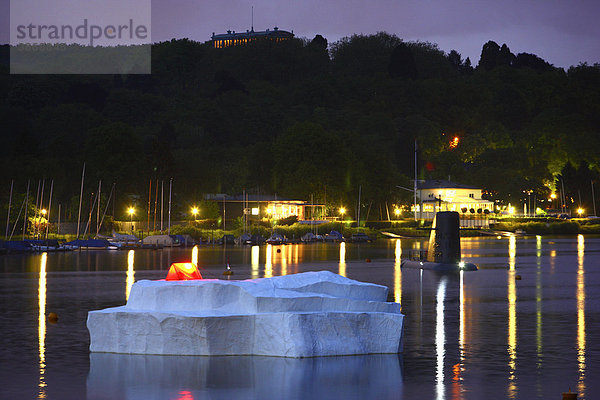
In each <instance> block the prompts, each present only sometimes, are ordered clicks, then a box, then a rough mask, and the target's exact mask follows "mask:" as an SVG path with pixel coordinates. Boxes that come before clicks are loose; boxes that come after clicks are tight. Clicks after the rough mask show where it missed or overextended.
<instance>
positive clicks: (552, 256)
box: [550, 250, 556, 274]
mask: <svg viewBox="0 0 600 400" xmlns="http://www.w3.org/2000/svg"><path fill="white" fill-rule="evenodd" d="M555 263H556V250H551V251H550V273H552V274H553V273H554V265H555Z"/></svg>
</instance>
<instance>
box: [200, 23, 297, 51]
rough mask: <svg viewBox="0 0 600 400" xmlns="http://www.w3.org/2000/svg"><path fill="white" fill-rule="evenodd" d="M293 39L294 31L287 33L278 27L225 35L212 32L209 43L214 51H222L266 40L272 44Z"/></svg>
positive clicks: (228, 32)
mask: <svg viewBox="0 0 600 400" xmlns="http://www.w3.org/2000/svg"><path fill="white" fill-rule="evenodd" d="M293 37H294V31H291V32H288V31H284V30H282V29H279V28H278V27H274V28H273V29H267V30H264V31H255V30H254V28H252V29H251V30H246V32H236V31H231V30H228V31H227V33H219V34H215V33H214V32H213V34H212V36H211V40H210V43H212V45H213V47H214V48H215V49H223V48H225V47H229V46H240V45H245V44H248V43H252V42H256V41H261V40H268V41H272V42H281V41H284V40H289V39H291V38H293Z"/></svg>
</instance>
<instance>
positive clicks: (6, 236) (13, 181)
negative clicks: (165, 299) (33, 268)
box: [4, 179, 596, 240]
mask: <svg viewBox="0 0 600 400" xmlns="http://www.w3.org/2000/svg"><path fill="white" fill-rule="evenodd" d="M14 183H15V180H14V179H11V181H10V196H8V215H7V216H6V233H5V234H4V240H8V226H9V225H10V207H11V205H12V192H13V184H14ZM593 192H594V183H593V182H592V193H593ZM595 207H596V206H595V205H594V208H595Z"/></svg>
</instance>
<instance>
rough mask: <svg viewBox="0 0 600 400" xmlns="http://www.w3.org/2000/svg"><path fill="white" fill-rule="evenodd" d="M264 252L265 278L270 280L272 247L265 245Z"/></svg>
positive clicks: (271, 274)
mask: <svg viewBox="0 0 600 400" xmlns="http://www.w3.org/2000/svg"><path fill="white" fill-rule="evenodd" d="M265 251H266V255H265V278H270V277H272V276H273V246H272V245H270V244H267V249H266V250H265Z"/></svg>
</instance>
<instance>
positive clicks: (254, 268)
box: [250, 246, 260, 279]
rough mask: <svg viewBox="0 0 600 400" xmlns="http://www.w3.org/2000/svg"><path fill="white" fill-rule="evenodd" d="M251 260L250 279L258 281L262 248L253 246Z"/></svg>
mask: <svg viewBox="0 0 600 400" xmlns="http://www.w3.org/2000/svg"><path fill="white" fill-rule="evenodd" d="M250 260H251V264H250V268H251V269H250V278H252V279H256V278H258V269H259V265H260V246H252V249H251V252H250Z"/></svg>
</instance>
